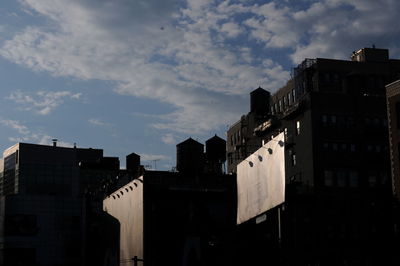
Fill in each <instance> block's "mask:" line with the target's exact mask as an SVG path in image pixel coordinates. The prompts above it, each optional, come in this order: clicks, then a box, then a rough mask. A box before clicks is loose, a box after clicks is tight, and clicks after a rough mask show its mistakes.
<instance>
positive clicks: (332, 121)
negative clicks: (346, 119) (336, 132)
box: [331, 115, 336, 124]
mask: <svg viewBox="0 0 400 266" xmlns="http://www.w3.org/2000/svg"><path fill="white" fill-rule="evenodd" d="M331 123H332V124H336V116H335V115H331Z"/></svg>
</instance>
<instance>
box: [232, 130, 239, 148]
mask: <svg viewBox="0 0 400 266" xmlns="http://www.w3.org/2000/svg"><path fill="white" fill-rule="evenodd" d="M241 137H242V136H241V133H240V130H239V131H236V132H235V133H233V134H232V135H231V139H230V141H231V146H234V145H236V144H240V143H241Z"/></svg>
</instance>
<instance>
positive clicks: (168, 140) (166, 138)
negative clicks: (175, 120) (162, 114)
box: [161, 133, 176, 145]
mask: <svg viewBox="0 0 400 266" xmlns="http://www.w3.org/2000/svg"><path fill="white" fill-rule="evenodd" d="M161 140H162V142H164V143H165V144H170V145H173V144H176V139H175V136H174V135H173V134H171V133H168V134H165V135H164V136H162V137H161Z"/></svg>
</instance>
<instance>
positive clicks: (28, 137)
mask: <svg viewBox="0 0 400 266" xmlns="http://www.w3.org/2000/svg"><path fill="white" fill-rule="evenodd" d="M0 124H3V125H4V126H6V127H8V128H11V129H13V130H15V131H17V133H18V134H20V136H14V137H9V138H8V140H9V141H10V142H31V143H37V144H41V145H50V144H51V143H52V142H53V141H52V140H53V139H54V137H52V136H50V135H47V134H45V133H38V132H32V131H31V130H30V129H29V128H28V127H27V126H25V125H23V124H22V123H21V122H20V121H17V120H9V119H2V118H0ZM57 143H58V146H61V147H73V144H71V143H69V142H65V141H58V142H57Z"/></svg>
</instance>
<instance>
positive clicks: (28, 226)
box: [4, 214, 37, 236]
mask: <svg viewBox="0 0 400 266" xmlns="http://www.w3.org/2000/svg"><path fill="white" fill-rule="evenodd" d="M4 227H5V235H7V236H30V235H36V233H37V224H36V216H35V215H24V214H18V215H10V216H6V217H5V223H4Z"/></svg>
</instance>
